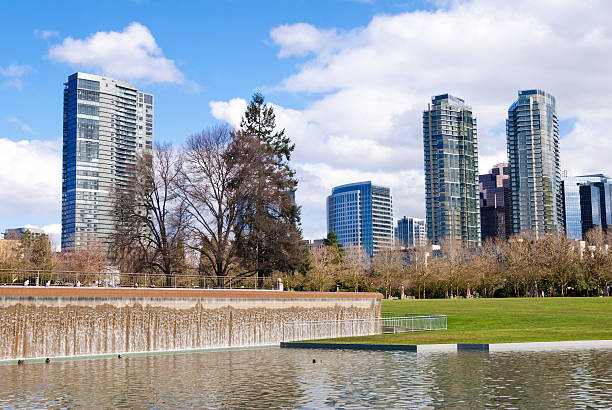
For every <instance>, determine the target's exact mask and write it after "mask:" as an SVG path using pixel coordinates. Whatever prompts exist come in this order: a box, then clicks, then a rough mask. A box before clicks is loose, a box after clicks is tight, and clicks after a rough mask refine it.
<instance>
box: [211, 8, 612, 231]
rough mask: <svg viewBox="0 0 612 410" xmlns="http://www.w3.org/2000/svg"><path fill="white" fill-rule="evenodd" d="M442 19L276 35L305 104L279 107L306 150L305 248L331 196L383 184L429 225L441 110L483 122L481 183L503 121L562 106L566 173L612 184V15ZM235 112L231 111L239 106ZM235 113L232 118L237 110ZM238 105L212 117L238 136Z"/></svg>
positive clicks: (573, 12) (219, 105) (401, 19)
mask: <svg viewBox="0 0 612 410" xmlns="http://www.w3.org/2000/svg"><path fill="white" fill-rule="evenodd" d="M442 6H443V8H442V9H440V10H437V11H435V12H426V11H415V12H409V13H402V14H397V15H380V16H375V17H373V18H372V20H371V21H370V22H369V23H368V24H367V26H365V27H356V28H354V29H352V30H348V31H341V30H338V29H335V28H329V27H326V28H317V27H314V26H312V25H310V24H307V23H299V24H294V25H283V26H279V27H276V28H273V29H272V30H271V31H270V37H271V39H272V41H273V43H274V44H276V45H277V46H278V47H279V53H278V56H279V58H294V59H296V61H298V62H299V64H298V65H297V66H296V67H297V69H296V71H295V72H294V73H293V74H292V75H289V76H288V77H286V78H284V79H282V80H280V81H279V85H278V87H277V88H276V91H280V92H288V93H292V94H298V95H301V96H303V98H304V99H306V100H307V101H309V103H308V104H307V106H306V107H305V108H304V109H301V110H294V109H290V108H287V107H279V106H275V112H276V114H277V124H278V125H279V127H281V128H286V130H287V134H288V135H289V136H291V137H292V138H293V140H294V142H295V143H296V151H295V153H294V156H293V158H292V159H293V163H294V166H295V167H296V168H297V170H298V178H299V179H300V186H299V190H298V193H297V199H298V202H300V203H302V204H303V205H304V209H303V213H304V218H303V225H304V234H305V236H306V237H314V236H320V235H322V234H323V233H324V230H325V227H324V225H325V222H324V221H325V196H326V195H328V194H329V191H330V188H331V186H333V185H337V184H341V183H347V182H355V181H359V180H372V181H373V182H374V183H378V184H383V185H388V186H390V187H391V188H392V194H393V197H394V211H395V216H396V217H400V216H403V215H407V216H420V217H422V216H424V213H425V200H424V188H423V185H424V181H423V159H422V158H423V146H422V123H421V121H422V120H421V116H422V111H423V110H424V109H426V108H427V103H428V102H429V101H430V98H431V96H433V95H437V94H443V93H447V92H449V93H452V94H454V95H456V96H458V97H461V98H464V99H465V100H466V102H467V103H468V104H470V105H472V107H473V111H474V113H475V115H476V117H477V118H478V134H479V136H478V138H479V141H478V142H479V153H480V161H479V162H480V172H481V173H484V172H486V171H487V170H488V169H489V168H490V167H491V166H492V165H494V164H495V163H497V162H500V161H502V160H505V157H506V145H505V131H504V125H503V124H504V121H505V118H506V116H507V110H508V107H509V105H510V104H512V102H514V100H516V97H517V91H518V90H520V89H531V88H541V89H544V90H546V91H548V92H550V93H552V94H553V95H555V96H556V97H557V104H558V107H557V112H558V116H559V119H560V120H563V119H567V118H574V117H575V118H576V123H575V126H574V129H573V131H572V132H571V133H570V134H569V135H567V136H564V137H563V138H562V141H561V160H562V167H563V168H567V169H568V170H569V172H570V173H572V174H577V173H583V172H604V173H608V174H611V173H612V172H611V171H612V169H611V166H610V163H609V152H608V151H609V150H607V149H602V148H607V147H608V146H609V145H610V144H609V141H608V140H609V118H611V117H612V103H611V102H610V101H611V100H610V95H612V77H611V76H610V74H609V67H610V66H611V65H612V29H611V28H610V25H609V21H608V20H609V18H608V17H609V16H610V15H612V3H610V2H608V1H604V0H592V1H588V2H586V3H585V2H579V1H577V0H570V1H565V2H558V1H553V0H546V1H539V2H533V1H530V0H519V1H514V2H506V3H504V2H491V1H485V0H472V1H445V2H444V4H442ZM232 101H233V100H232ZM230 107H232V109H230ZM238 108H239V107H238V106H237V105H235V104H234V105H233V106H232V104H231V101H230V102H229V103H224V102H219V101H217V102H214V103H211V109H212V112H213V115H214V116H215V117H217V118H219V119H224V120H228V121H230V122H231V123H235V121H236V120H237V118H239V116H240V115H241V112H240V110H239V109H238Z"/></svg>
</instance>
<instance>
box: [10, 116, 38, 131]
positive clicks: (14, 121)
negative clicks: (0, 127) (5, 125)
mask: <svg viewBox="0 0 612 410" xmlns="http://www.w3.org/2000/svg"><path fill="white" fill-rule="evenodd" d="M8 122H9V123H10V124H15V125H17V126H18V127H19V128H21V130H22V131H25V132H27V133H28V134H34V130H33V129H32V127H30V126H29V125H28V124H25V123H23V122H21V121H19V119H18V118H17V117H11V118H9V120H8Z"/></svg>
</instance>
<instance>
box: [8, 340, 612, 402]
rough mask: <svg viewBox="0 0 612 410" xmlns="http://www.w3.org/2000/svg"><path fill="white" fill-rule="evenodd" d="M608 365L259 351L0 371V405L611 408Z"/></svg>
mask: <svg viewBox="0 0 612 410" xmlns="http://www.w3.org/2000/svg"><path fill="white" fill-rule="evenodd" d="M313 359H315V360H316V363H313ZM611 362H612V350H609V349H608V350H606V349H602V350H560V351H544V352H497V353H493V352H492V353H483V352H461V353H420V352H419V353H414V352H368V351H333V350H299V349H279V348H265V349H248V350H229V351H227V350H226V351H211V352H205V353H190V354H174V355H155V356H141V357H124V358H123V359H95V360H75V361H64V362H52V363H50V364H41V363H32V364H27V363H26V365H24V366H16V365H3V366H0V375H1V376H2V377H0V407H4V408H9V407H10V408H14V407H41V406H47V407H78V406H86V407H104V408H109V407H112V408H128V407H129V408H134V407H146V406H153V407H200V408H220V407H221V408H227V407H232V408H294V407H302V408H321V407H343V408H347V407H366V406H368V407H380V408H383V407H384V408H401V407H464V408H469V407H502V408H510V407H515V408H516V407H521V408H533V407H563V408H569V407H586V406H592V407H610V406H612V398H611V396H610V391H612V367H611V366H610V363H611Z"/></svg>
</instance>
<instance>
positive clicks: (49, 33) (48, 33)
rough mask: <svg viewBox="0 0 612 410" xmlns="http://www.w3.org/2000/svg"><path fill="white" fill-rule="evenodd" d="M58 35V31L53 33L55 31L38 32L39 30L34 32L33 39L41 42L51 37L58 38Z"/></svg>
mask: <svg viewBox="0 0 612 410" xmlns="http://www.w3.org/2000/svg"><path fill="white" fill-rule="evenodd" d="M59 35H60V33H59V31H55V30H40V29H35V30H34V37H36V38H40V39H43V40H48V39H50V38H52V37H58V36H59Z"/></svg>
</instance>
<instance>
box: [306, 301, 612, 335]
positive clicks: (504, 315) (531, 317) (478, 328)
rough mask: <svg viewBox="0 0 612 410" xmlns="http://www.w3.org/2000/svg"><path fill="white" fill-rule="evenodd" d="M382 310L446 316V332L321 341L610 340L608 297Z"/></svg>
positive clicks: (402, 305)
mask: <svg viewBox="0 0 612 410" xmlns="http://www.w3.org/2000/svg"><path fill="white" fill-rule="evenodd" d="M382 311H383V314H384V313H408V314H410V313H417V314H427V313H430V314H442V315H446V316H447V318H448V330H440V331H430V332H412V333H400V334H389V335H377V336H365V337H349V338H339V339H329V340H325V341H330V342H331V341H332V340H333V342H334V343H373V344H431V343H510V342H551V341H564V340H612V298H517V299H510V298H508V299H454V300H453V299H438V300H436V299H434V300H383V301H382ZM317 342H324V341H323V340H317Z"/></svg>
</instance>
